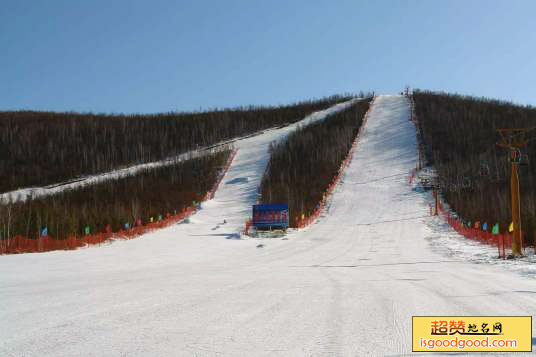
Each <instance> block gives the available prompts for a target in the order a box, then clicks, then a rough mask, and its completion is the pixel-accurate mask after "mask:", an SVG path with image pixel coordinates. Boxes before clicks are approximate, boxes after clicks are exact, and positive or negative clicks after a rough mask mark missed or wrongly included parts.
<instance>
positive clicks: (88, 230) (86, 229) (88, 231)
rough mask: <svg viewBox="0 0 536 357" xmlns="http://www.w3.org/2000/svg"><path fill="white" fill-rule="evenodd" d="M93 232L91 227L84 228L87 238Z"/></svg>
mask: <svg viewBox="0 0 536 357" xmlns="http://www.w3.org/2000/svg"><path fill="white" fill-rule="evenodd" d="M90 232H91V230H90V229H89V226H86V228H84V233H85V234H86V236H87V235H88V234H89V233H90Z"/></svg>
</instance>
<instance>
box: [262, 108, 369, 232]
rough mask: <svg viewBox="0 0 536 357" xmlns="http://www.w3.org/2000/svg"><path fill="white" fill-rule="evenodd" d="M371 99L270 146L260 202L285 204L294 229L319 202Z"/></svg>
mask: <svg viewBox="0 0 536 357" xmlns="http://www.w3.org/2000/svg"><path fill="white" fill-rule="evenodd" d="M369 102H370V98H368V99H366V100H362V101H358V102H356V103H355V104H354V105H352V106H351V107H349V108H348V109H346V110H344V111H341V112H339V113H337V114H334V115H333V116H330V117H328V118H326V119H325V120H323V121H321V122H317V123H313V124H311V125H308V126H306V127H302V128H299V129H298V130H296V131H295V132H293V133H291V134H290V135H289V136H288V139H287V140H286V141H284V142H281V143H277V144H274V145H272V146H271V147H270V155H271V156H270V161H269V163H268V169H267V171H266V174H265V175H264V177H263V179H262V182H261V203H274V204H281V203H288V206H289V210H290V219H289V223H290V226H291V227H296V225H297V221H298V219H300V217H301V215H302V214H303V215H304V216H309V215H310V214H311V213H312V212H313V211H314V210H315V208H316V206H317V205H318V204H319V203H320V202H321V201H322V199H323V195H324V193H325V192H326V191H327V189H328V186H329V185H330V184H331V182H332V181H333V179H334V178H335V177H336V175H337V174H338V171H339V168H340V167H341V164H342V162H343V160H344V159H345V158H346V156H347V155H348V153H349V150H350V148H351V146H352V143H353V141H354V139H355V137H356V135H357V133H358V131H359V128H360V127H361V124H362V122H363V117H364V115H365V113H366V112H367V110H368V108H369V105H370V104H369Z"/></svg>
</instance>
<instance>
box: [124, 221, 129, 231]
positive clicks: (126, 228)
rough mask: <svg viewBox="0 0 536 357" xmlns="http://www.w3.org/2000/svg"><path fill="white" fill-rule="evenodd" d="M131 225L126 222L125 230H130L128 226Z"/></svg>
mask: <svg viewBox="0 0 536 357" xmlns="http://www.w3.org/2000/svg"><path fill="white" fill-rule="evenodd" d="M129 227H130V225H129V224H128V222H127V223H125V230H128V228H129Z"/></svg>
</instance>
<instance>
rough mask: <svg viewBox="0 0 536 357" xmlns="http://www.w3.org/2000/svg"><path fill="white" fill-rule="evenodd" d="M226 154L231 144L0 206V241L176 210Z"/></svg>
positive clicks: (209, 184)
mask: <svg viewBox="0 0 536 357" xmlns="http://www.w3.org/2000/svg"><path fill="white" fill-rule="evenodd" d="M230 154H231V148H225V149H224V150H218V151H215V152H213V153H211V154H207V155H205V156H202V157H199V158H194V159H191V160H186V161H180V162H177V163H175V164H172V165H168V166H160V167H157V168H151V169H145V170H144V171H142V172H138V173H137V174H135V175H132V176H128V177H126V178H118V179H113V180H108V181H106V182H102V183H99V184H94V185H88V186H84V187H82V188H79V189H75V190H66V191H63V192H61V193H59V194H56V195H52V196H45V197H41V198H35V199H28V200H27V201H25V202H17V203H13V204H7V205H0V244H3V243H8V242H9V240H10V239H12V238H14V237H16V236H22V237H26V238H30V239H35V238H38V237H39V236H42V235H43V234H42V230H43V229H44V228H45V227H46V229H47V235H48V236H51V237H53V238H54V239H65V238H68V237H72V236H75V237H76V236H77V237H80V236H82V235H84V234H86V233H88V232H91V233H94V232H104V231H105V230H110V231H112V232H116V231H118V230H120V229H123V228H124V227H125V224H128V225H129V226H130V227H132V226H133V225H135V224H136V222H138V223H142V224H145V223H147V222H152V221H153V220H154V221H156V220H157V219H158V218H159V217H160V218H162V217H165V215H166V214H176V213H177V212H180V211H182V210H184V209H185V208H187V207H191V206H192V204H193V202H201V201H202V200H203V198H204V197H205V195H206V194H207V192H208V191H209V190H211V189H212V188H213V185H214V184H215V183H216V182H217V180H218V178H219V177H220V174H221V173H222V170H223V168H224V167H225V165H226V163H227V161H228V159H229V155H230ZM151 217H152V218H151ZM138 220H139V221H138ZM86 229H87V230H88V232H86Z"/></svg>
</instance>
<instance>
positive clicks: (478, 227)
mask: <svg viewBox="0 0 536 357" xmlns="http://www.w3.org/2000/svg"><path fill="white" fill-rule="evenodd" d="M475 228H476V229H480V221H476V222H475Z"/></svg>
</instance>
